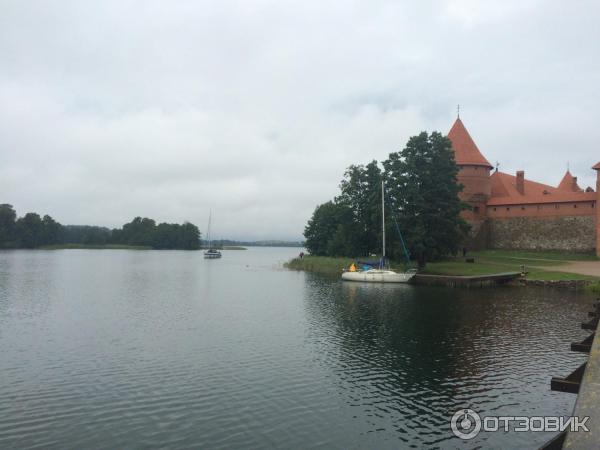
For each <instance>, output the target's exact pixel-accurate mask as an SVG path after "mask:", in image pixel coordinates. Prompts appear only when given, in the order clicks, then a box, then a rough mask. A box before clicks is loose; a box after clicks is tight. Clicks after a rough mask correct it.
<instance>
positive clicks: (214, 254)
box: [204, 252, 222, 259]
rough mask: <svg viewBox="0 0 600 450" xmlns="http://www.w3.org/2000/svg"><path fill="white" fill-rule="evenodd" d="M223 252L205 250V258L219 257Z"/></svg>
mask: <svg viewBox="0 0 600 450" xmlns="http://www.w3.org/2000/svg"><path fill="white" fill-rule="evenodd" d="M221 256H222V255H221V252H204V259H219V258H220V257H221Z"/></svg>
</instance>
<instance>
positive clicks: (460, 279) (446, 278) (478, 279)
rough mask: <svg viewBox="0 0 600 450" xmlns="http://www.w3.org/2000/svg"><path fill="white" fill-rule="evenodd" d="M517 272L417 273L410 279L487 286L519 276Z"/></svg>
mask: <svg viewBox="0 0 600 450" xmlns="http://www.w3.org/2000/svg"><path fill="white" fill-rule="evenodd" d="M520 277H521V274H520V273H519V272H504V273H495V274H490V275H470V276H453V275H428V274H421V273H418V274H417V275H415V276H414V277H413V279H412V282H413V283H414V284H423V285H429V286H447V287H488V286H496V285H498V284H505V283H508V282H509V281H512V280H515V279H517V278H520Z"/></svg>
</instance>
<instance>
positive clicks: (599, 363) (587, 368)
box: [540, 302, 600, 450]
mask: <svg viewBox="0 0 600 450" xmlns="http://www.w3.org/2000/svg"><path fill="white" fill-rule="evenodd" d="M589 315H590V317H591V318H592V319H591V320H590V321H588V322H583V323H582V324H581V328H583V329H584V330H589V331H592V334H590V335H589V336H588V337H586V338H585V339H584V340H583V341H581V342H574V343H572V344H571V350H572V351H575V352H583V353H589V357H588V360H587V362H585V363H583V364H582V365H580V366H579V367H578V368H576V369H575V370H574V371H573V372H572V373H570V374H569V375H567V376H566V377H564V378H560V377H553V378H552V380H551V381H550V387H551V389H552V390H553V391H560V392H570V393H573V394H577V401H576V402H575V408H574V409H573V414H572V417H577V418H579V421H580V422H582V421H583V420H584V418H585V417H589V420H587V422H586V426H587V428H588V429H589V431H583V430H579V431H577V432H575V431H569V430H567V431H564V432H562V433H560V434H558V435H557V436H555V437H554V438H553V439H552V440H550V441H549V442H547V443H546V444H545V445H544V446H542V447H541V448H540V450H560V449H574V450H589V449H592V448H600V420H599V419H600V339H596V338H595V337H596V335H597V334H598V319H599V318H600V302H598V303H596V304H595V305H594V310H593V311H591V312H590V313H589Z"/></svg>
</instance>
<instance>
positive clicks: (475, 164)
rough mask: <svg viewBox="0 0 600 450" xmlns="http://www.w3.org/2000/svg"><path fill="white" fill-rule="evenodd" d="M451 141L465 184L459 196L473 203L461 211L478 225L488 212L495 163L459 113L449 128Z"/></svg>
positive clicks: (460, 176) (459, 178)
mask: <svg viewBox="0 0 600 450" xmlns="http://www.w3.org/2000/svg"><path fill="white" fill-rule="evenodd" d="M448 138H449V139H450V140H451V141H452V148H453V149H454V159H455V161H456V165H457V166H458V169H459V170H458V177H457V178H458V182H459V183H460V184H462V185H463V190H462V191H461V193H460V194H459V197H460V199H461V200H462V201H463V202H465V203H467V204H469V205H470V206H471V209H470V210H465V211H463V212H462V216H463V218H464V219H465V220H467V221H469V222H470V223H471V225H472V226H474V228H479V227H478V225H480V224H481V222H482V221H483V219H485V216H486V203H487V201H488V199H489V198H490V195H491V180H490V171H491V170H492V165H491V164H490V163H489V162H488V160H487V159H485V157H484V156H483V155H482V154H481V152H480V151H479V149H478V148H477V145H476V144H475V142H474V141H473V139H472V138H471V136H470V135H469V132H468V131H467V129H466V128H465V126H464V124H463V123H462V121H461V120H460V117H458V118H457V119H456V122H454V125H452V128H451V129H450V131H449V132H448Z"/></svg>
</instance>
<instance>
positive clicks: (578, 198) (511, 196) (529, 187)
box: [487, 172, 596, 206]
mask: <svg viewBox="0 0 600 450" xmlns="http://www.w3.org/2000/svg"><path fill="white" fill-rule="evenodd" d="M490 181H491V187H492V195H491V198H490V199H489V201H488V203H487V204H488V205H490V206H494V205H518V204H532V203H564V202H586V201H595V200H596V193H595V192H582V191H578V192H573V191H563V190H560V189H557V188H555V187H552V186H549V185H547V184H543V183H536V182H535V181H531V180H524V188H525V194H520V193H519V191H517V177H516V176H514V175H509V174H507V173H504V172H494V173H493V174H492V176H491V177H490Z"/></svg>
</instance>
